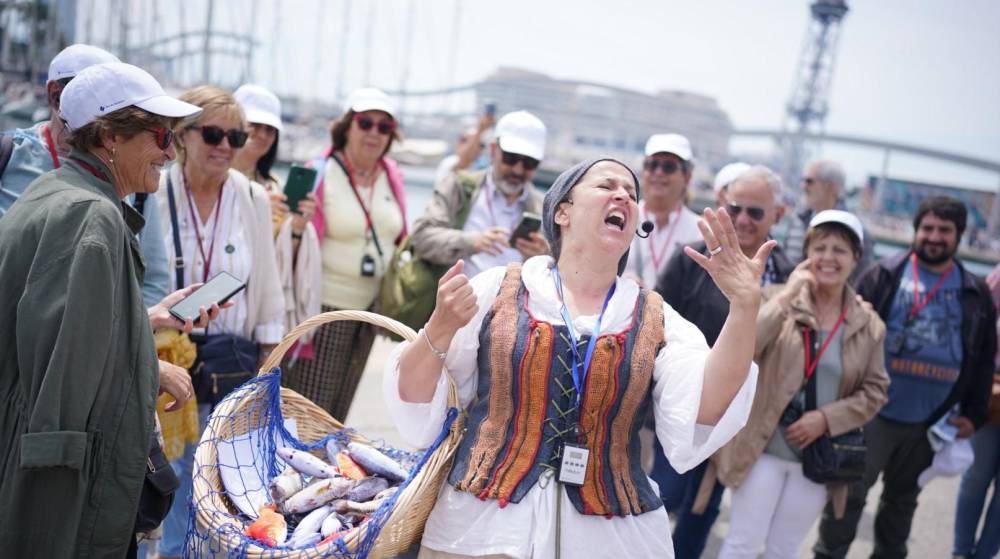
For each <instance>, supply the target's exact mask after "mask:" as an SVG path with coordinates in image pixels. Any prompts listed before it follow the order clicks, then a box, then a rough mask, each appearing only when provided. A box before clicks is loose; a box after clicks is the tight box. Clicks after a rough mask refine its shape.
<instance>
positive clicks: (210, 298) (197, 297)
mask: <svg viewBox="0 0 1000 559" xmlns="http://www.w3.org/2000/svg"><path fill="white" fill-rule="evenodd" d="M246 286H247V284H246V283H244V282H242V281H240V280H239V279H237V278H236V277H234V276H232V275H231V274H228V273H226V272H219V273H218V274H216V275H215V276H214V277H213V278H212V279H210V280H208V281H207V282H206V283H205V285H203V286H201V287H199V288H198V289H196V290H194V293H191V294H190V295H188V296H187V297H185V298H184V299H182V300H180V301H179V302H178V303H177V304H175V305H174V306H172V307H170V314H171V315H173V316H174V318H176V319H177V320H180V321H181V322H184V321H185V320H187V319H189V318H190V319H191V320H194V321H196V322H197V320H198V307H205V310H206V311H207V310H208V309H210V308H212V303H218V304H219V305H222V304H223V303H225V302H226V301H228V300H229V299H230V298H231V297H232V296H233V295H236V294H237V293H239V292H240V291H242V290H243V289H245V288H246ZM199 326H204V325H203V324H202V325H199Z"/></svg>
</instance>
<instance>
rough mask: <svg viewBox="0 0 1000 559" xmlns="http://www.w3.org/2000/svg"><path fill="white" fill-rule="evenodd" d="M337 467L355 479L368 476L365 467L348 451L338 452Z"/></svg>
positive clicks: (345, 474)
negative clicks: (349, 454)
mask: <svg viewBox="0 0 1000 559" xmlns="http://www.w3.org/2000/svg"><path fill="white" fill-rule="evenodd" d="M337 469H339V470H340V473H341V474H343V475H344V476H346V477H349V478H351V479H354V480H358V479H364V478H366V477H368V474H367V473H366V472H365V470H364V468H362V467H361V466H359V465H358V463H357V462H355V461H354V460H353V459H352V458H351V457H350V456H348V455H347V453H346V452H338V453H337Z"/></svg>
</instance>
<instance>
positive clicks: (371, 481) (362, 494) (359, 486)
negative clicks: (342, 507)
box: [347, 476, 389, 503]
mask: <svg viewBox="0 0 1000 559" xmlns="http://www.w3.org/2000/svg"><path fill="white" fill-rule="evenodd" d="M388 488H389V482H388V481H386V480H385V478H381V477H375V476H371V477H366V478H364V479H362V480H359V481H358V483H356V484H355V485H354V487H352V488H351V490H350V491H348V492H347V499H348V500H351V501H357V502H359V503H363V502H365V501H370V500H371V499H372V497H374V496H375V495H378V494H379V493H381V492H382V491H385V490H386V489H388Z"/></svg>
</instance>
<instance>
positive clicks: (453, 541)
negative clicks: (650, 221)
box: [384, 159, 774, 559]
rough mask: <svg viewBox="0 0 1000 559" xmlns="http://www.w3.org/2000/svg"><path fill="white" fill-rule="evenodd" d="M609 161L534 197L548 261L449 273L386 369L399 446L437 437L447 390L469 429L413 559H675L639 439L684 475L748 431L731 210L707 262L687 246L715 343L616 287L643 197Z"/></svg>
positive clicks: (744, 270) (641, 292) (755, 292)
mask: <svg viewBox="0 0 1000 559" xmlns="http://www.w3.org/2000/svg"><path fill="white" fill-rule="evenodd" d="M638 182H639V181H638V180H637V179H636V177H635V175H634V174H633V173H632V171H631V170H629V168H628V167H627V166H626V165H625V164H623V163H621V162H619V161H616V160H612V159H595V160H590V161H585V162H583V163H580V164H578V165H576V166H574V167H572V168H570V169H569V170H567V171H565V172H564V173H563V174H562V175H560V176H559V178H558V179H556V181H555V183H554V184H553V185H552V188H550V189H549V191H548V193H547V194H546V195H545V201H544V204H543V208H544V209H543V220H542V228H543V230H544V233H545V237H546V239H547V240H548V243H549V245H550V246H551V247H552V254H553V256H548V255H544V256H535V257H532V258H529V259H528V260H526V261H525V262H524V264H523V265H522V264H521V263H513V264H509V265H508V266H506V267H503V266H497V267H494V268H491V269H488V270H484V271H483V272H481V273H480V274H478V275H477V276H475V277H474V278H472V279H471V280H470V279H469V278H467V277H466V276H465V275H464V274H463V273H462V272H463V267H464V262H463V261H461V260H460V261H459V262H458V263H457V264H455V266H454V267H452V268H451V269H450V270H449V271H448V272H447V273H446V274H445V276H444V278H443V279H442V280H441V282H440V284H439V285H440V287H439V289H438V295H437V307H436V308H435V309H434V313H433V315H432V316H431V318H430V320H429V321H428V322H427V324H426V326H425V327H424V328H423V329H422V330H421V333H420V337H419V339H417V340H415V341H414V342H411V343H403V344H401V345H400V346H399V348H398V349H397V350H396V352H394V353H393V354H392V355H391V356H390V358H389V359H388V361H387V363H386V375H385V382H384V395H385V399H386V401H387V403H388V406H389V410H390V414H391V415H392V416H393V419H394V420H395V422H396V425H397V427H398V428H399V430H400V432H401V434H402V435H403V437H404V438H405V439H406V440H407V442H409V443H411V444H413V445H415V446H418V447H424V446H427V445H429V444H430V443H431V442H432V441H433V440H434V439H435V438H436V437H437V436H438V434H439V432H440V431H441V429H442V424H443V423H444V422H445V418H446V417H447V416H448V415H450V414H452V412H449V410H448V405H447V394H448V386H447V379H446V378H445V375H444V374H443V369H447V371H448V372H449V373H450V374H451V375H452V378H453V379H454V381H455V383H456V386H457V389H458V398H459V402H460V405H461V406H462V407H463V408H465V410H466V412H467V414H468V415H467V418H466V421H465V428H464V430H463V437H462V439H461V442H460V443H459V448H458V450H457V453H456V455H455V461H454V465H453V467H452V470H451V472H450V473H449V476H448V481H447V483H445V484H444V485H442V487H441V490H440V492H439V493H438V500H437V503H436V505H435V507H434V509H433V510H432V512H431V514H430V517H429V519H428V521H427V525H426V527H425V529H424V535H423V540H422V549H421V551H420V557H422V558H437V557H465V556H489V557H513V558H518V559H527V558H529V557H560V556H562V557H607V558H618V557H623V556H627V557H643V558H671V557H673V556H674V553H673V545H672V544H671V540H670V530H669V529H668V524H669V520H668V518H667V513H666V511H665V510H664V508H663V501H662V500H661V499H660V497H659V495H658V494H657V491H656V489H655V486H654V484H652V483H651V482H650V480H649V478H648V477H647V476H646V474H645V472H644V471H643V469H642V463H641V459H640V455H641V452H640V448H639V437H638V432H639V428H640V427H641V426H642V423H643V421H642V420H643V418H644V417H645V416H646V413H647V412H648V411H649V410H650V408H652V412H653V415H654V416H655V417H656V428H657V436H658V438H659V440H660V441H661V442H662V444H663V448H664V449H665V452H666V454H667V456H668V457H669V459H670V461H671V463H672V464H673V465H674V466H675V467H676V468H677V469H678V470H681V471H684V470H686V469H688V468H691V467H693V466H695V465H697V464H699V463H700V462H701V461H702V460H704V459H705V458H707V457H708V456H709V455H710V454H711V453H712V452H714V451H715V450H716V449H717V448H719V447H720V446H721V445H722V444H724V443H725V442H726V441H728V440H729V438H730V437H732V436H733V434H735V433H736V432H737V431H738V430H739V428H740V427H741V426H742V425H743V423H744V422H745V421H746V417H747V414H748V413H749V410H750V404H751V401H752V400H753V393H754V386H755V384H756V367H755V366H754V365H752V363H751V357H752V354H753V340H752V339H750V338H748V337H747V336H745V335H744V334H743V333H744V332H746V331H747V330H748V329H751V328H753V324H754V321H755V320H756V316H757V310H758V305H759V302H760V287H759V285H760V277H761V274H762V273H763V271H764V262H765V261H766V259H767V256H768V253H769V252H770V250H771V248H772V247H773V246H774V242H773V241H770V242H768V243H766V244H765V245H764V246H763V247H761V249H760V250H759V251H758V252H757V254H756V255H755V257H754V258H752V259H751V258H748V257H746V256H745V255H744V254H743V252H742V251H741V250H740V248H739V244H738V242H737V239H736V231H735V229H734V228H733V224H732V221H731V220H730V219H729V217H728V216H727V215H726V213H725V210H720V211H719V212H718V213H716V212H714V211H712V210H706V211H705V221H703V222H701V226H700V230H701V231H702V234H703V236H704V237H705V240H706V242H707V243H708V246H710V247H713V250H712V255H711V257H708V256H703V255H701V254H700V253H697V252H694V251H692V250H691V249H690V248H686V249H685V252H686V253H687V254H688V255H689V256H690V257H691V258H693V259H695V260H696V261H697V262H698V263H700V264H701V265H702V266H704V267H705V269H706V270H707V271H708V273H709V274H711V276H712V278H713V280H714V281H715V282H716V284H717V285H718V286H719V288H720V289H721V290H722V292H723V293H725V294H726V297H727V298H728V299H729V300H730V302H731V309H732V310H731V312H730V315H729V317H728V319H727V322H726V325H725V326H724V327H723V330H722V333H721V334H720V336H719V339H718V341H717V342H716V344H715V346H714V347H713V348H712V349H709V348H708V345H707V344H706V343H705V338H704V336H702V335H701V333H700V332H699V331H698V329H697V328H695V327H694V326H693V325H692V324H691V323H689V322H687V321H686V320H684V319H683V318H682V317H681V316H680V315H678V314H677V313H676V312H674V311H673V310H672V309H671V308H670V307H669V306H668V305H666V304H664V303H663V300H662V299H661V298H660V296H659V295H657V294H656V293H655V292H649V291H646V290H645V289H642V288H640V287H639V285H638V284H637V283H636V282H635V281H633V280H631V279H628V278H623V277H621V274H622V271H623V270H624V268H625V262H626V260H627V258H628V250H629V245H630V244H631V241H632V238H633V237H634V236H635V232H636V228H637V227H638V225H639V220H640V212H639V206H638V204H637V202H636V200H637V199H638V194H639V184H638Z"/></svg>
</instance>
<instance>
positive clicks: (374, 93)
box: [347, 87, 396, 117]
mask: <svg viewBox="0 0 1000 559" xmlns="http://www.w3.org/2000/svg"><path fill="white" fill-rule="evenodd" d="M347 107H348V108H349V109H351V110H352V111H354V112H356V113H363V112H365V111H382V112H385V113H389V116H392V117H395V114H396V106H395V105H393V103H392V100H391V99H389V96H388V95H386V94H385V92H384V91H382V90H381V89H377V88H374V87H363V88H361V89H357V90H355V91H354V92H353V93H351V94H350V95H348V96H347Z"/></svg>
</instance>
